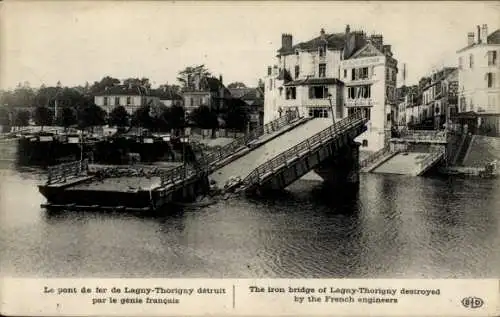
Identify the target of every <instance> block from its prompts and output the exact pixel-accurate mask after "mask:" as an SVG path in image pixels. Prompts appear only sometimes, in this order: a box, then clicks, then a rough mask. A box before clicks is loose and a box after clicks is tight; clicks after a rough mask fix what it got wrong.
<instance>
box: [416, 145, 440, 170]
mask: <svg viewBox="0 0 500 317" xmlns="http://www.w3.org/2000/svg"><path fill="white" fill-rule="evenodd" d="M444 152H445V150H444V149H443V148H440V149H438V150H437V151H435V152H433V153H432V155H429V156H427V157H425V158H424V159H423V160H421V161H420V162H419V165H420V170H422V169H423V168H425V167H427V164H429V163H431V162H433V161H434V160H435V159H437V158H438V157H440V156H442V155H443V154H444Z"/></svg>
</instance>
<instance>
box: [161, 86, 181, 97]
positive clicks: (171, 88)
mask: <svg viewBox="0 0 500 317" xmlns="http://www.w3.org/2000/svg"><path fill="white" fill-rule="evenodd" d="M163 89H165V90H166V91H170V92H171V93H172V94H178V95H180V94H181V89H182V88H181V86H179V85H169V84H163V85H160V86H159V87H158V90H163Z"/></svg>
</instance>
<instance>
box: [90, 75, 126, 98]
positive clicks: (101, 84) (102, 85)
mask: <svg viewBox="0 0 500 317" xmlns="http://www.w3.org/2000/svg"><path fill="white" fill-rule="evenodd" d="M118 84H120V80H119V79H117V78H113V77H110V76H105V77H103V78H102V79H101V80H100V81H95V82H94V84H92V86H90V92H91V93H92V94H96V93H99V92H102V91H104V90H105V89H106V88H107V87H113V86H114V85H118Z"/></svg>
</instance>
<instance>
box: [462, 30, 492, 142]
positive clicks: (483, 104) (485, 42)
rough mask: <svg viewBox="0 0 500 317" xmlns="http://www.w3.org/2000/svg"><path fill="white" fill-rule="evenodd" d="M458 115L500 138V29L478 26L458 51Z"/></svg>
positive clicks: (468, 35)
mask: <svg viewBox="0 0 500 317" xmlns="http://www.w3.org/2000/svg"><path fill="white" fill-rule="evenodd" d="M457 54H458V83H459V87H458V112H459V114H458V116H459V117H460V116H462V117H468V118H471V119H472V120H471V121H469V124H471V125H472V126H473V128H474V126H475V127H477V128H479V130H483V131H489V132H490V133H491V132H493V134H496V135H500V62H499V60H498V55H500V30H496V31H494V32H493V33H491V34H489V33H488V26H487V25H486V24H483V25H482V26H479V25H478V26H477V31H476V32H470V33H468V34H467V46H466V47H464V48H462V49H460V50H458V51H457Z"/></svg>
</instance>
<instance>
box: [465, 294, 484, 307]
mask: <svg viewBox="0 0 500 317" xmlns="http://www.w3.org/2000/svg"><path fill="white" fill-rule="evenodd" d="M483 304H484V301H483V300H482V299H481V298H478V297H472V296H469V297H465V298H464V299H462V305H463V306H464V307H466V308H474V309H475V308H480V307H482V306H483Z"/></svg>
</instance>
